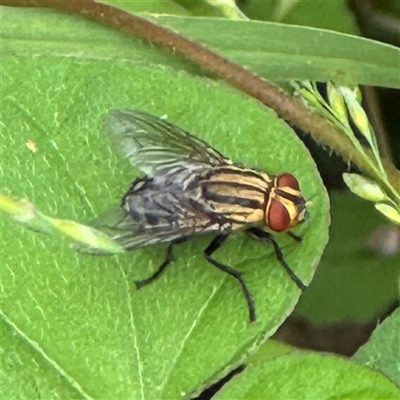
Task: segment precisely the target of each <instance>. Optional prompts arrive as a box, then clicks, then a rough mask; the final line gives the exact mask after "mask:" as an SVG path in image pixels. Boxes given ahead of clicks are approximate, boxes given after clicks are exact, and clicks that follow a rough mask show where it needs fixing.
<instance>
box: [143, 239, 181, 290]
mask: <svg viewBox="0 0 400 400" xmlns="http://www.w3.org/2000/svg"><path fill="white" fill-rule="evenodd" d="M174 244H175V243H170V244H169V245H168V248H167V254H166V257H165V260H164V262H163V263H162V264H161V265H160V267H159V268H158V270H157V271H156V272H154V274H153V275H151V276H149V277H148V278H146V279H143V280H141V281H135V285H136V288H137V289H140V288H142V287H143V286H147V285H149V284H150V283H152V282H154V281H155V280H156V279H158V278H159V277H160V275H161V274H162V273H163V272H164V271H165V269H166V268H167V266H168V264H169V263H170V262H171V261H173V260H174V254H173V252H172V246H173V245H174Z"/></svg>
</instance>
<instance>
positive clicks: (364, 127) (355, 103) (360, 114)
mask: <svg viewBox="0 0 400 400" xmlns="http://www.w3.org/2000/svg"><path fill="white" fill-rule="evenodd" d="M340 91H341V92H342V94H343V97H344V99H345V101H346V104H347V108H348V110H349V114H350V116H351V119H352V120H353V122H354V124H355V125H356V126H357V128H358V129H359V131H360V133H361V134H362V135H364V137H365V138H366V139H367V140H368V143H369V144H370V145H371V146H373V145H374V140H373V138H372V133H371V128H370V124H369V121H368V117H367V115H366V114H365V111H364V109H363V108H362V106H361V104H360V102H359V99H358V97H359V96H358V94H357V91H356V90H352V89H349V88H347V87H340Z"/></svg>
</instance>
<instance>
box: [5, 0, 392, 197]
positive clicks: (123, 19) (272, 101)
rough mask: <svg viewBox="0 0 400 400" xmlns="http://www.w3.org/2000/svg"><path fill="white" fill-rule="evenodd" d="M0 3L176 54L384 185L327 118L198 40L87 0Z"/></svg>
mask: <svg viewBox="0 0 400 400" xmlns="http://www.w3.org/2000/svg"><path fill="white" fill-rule="evenodd" d="M0 4H3V5H13V6H25V7H26V6H28V7H29V6H31V7H46V8H54V9H58V10H63V11H67V12H70V13H74V14H80V15H84V16H86V17H88V18H90V19H92V20H94V21H97V22H101V23H103V24H106V25H109V26H111V27H115V28H117V29H120V30H123V31H125V32H127V33H129V34H133V35H135V36H138V37H140V38H142V39H145V40H149V41H150V42H152V43H154V44H156V45H160V46H162V47H167V48H169V49H171V50H173V51H174V52H176V53H180V54H182V55H183V56H184V57H186V58H187V59H189V60H191V61H194V62H195V63H197V64H198V65H200V66H201V67H203V68H204V69H206V70H208V71H210V72H213V73H215V74H217V75H218V76H219V77H221V78H223V79H225V80H226V81H227V82H229V83H231V84H232V85H234V86H236V87H237V88H239V89H240V90H242V91H244V92H246V93H248V94H249V95H250V96H252V97H254V98H256V99H258V100H260V101H261V102H262V103H264V104H265V105H267V106H268V107H270V108H272V109H273V110H275V112H276V113H277V114H278V115H279V116H280V117H281V118H283V119H284V120H286V121H288V122H289V123H291V124H293V125H295V126H298V127H299V128H301V129H302V130H303V131H305V132H309V133H310V134H311V135H312V136H313V137H314V139H315V140H316V141H317V143H320V144H321V145H322V146H326V147H329V148H331V149H333V150H334V151H336V152H337V153H339V154H340V155H341V156H342V157H343V158H344V159H345V160H346V161H348V162H354V163H355V164H356V165H357V166H358V167H359V168H360V169H361V170H362V171H363V172H364V173H365V174H366V175H368V176H370V177H371V178H372V179H374V180H375V181H377V182H379V183H381V184H382V185H383V187H386V185H385V183H384V182H382V179H381V177H380V176H376V174H375V173H374V172H373V171H371V170H370V168H369V167H368V165H366V163H365V162H364V161H363V159H362V157H360V155H359V153H358V152H357V151H356V150H355V149H354V147H353V145H352V144H351V142H350V140H348V139H347V138H346V137H345V136H344V135H343V134H342V132H340V130H339V129H337V128H336V127H335V126H333V125H332V124H331V123H330V122H329V121H327V120H326V119H324V118H323V117H321V116H319V115H318V114H317V113H315V112H313V111H312V110H310V109H309V108H308V107H307V106H305V105H304V104H303V103H301V102H300V101H299V100H297V99H295V98H290V97H287V96H285V94H284V93H282V91H281V90H280V89H278V88H277V87H275V86H273V85H272V84H270V83H268V82H266V81H265V80H264V79H262V78H261V77H259V76H257V75H255V74H254V73H252V72H251V71H248V70H246V69H244V68H243V67H242V66H240V65H239V64H236V63H234V62H232V61H230V60H228V59H227V58H224V57H222V56H220V55H219V54H217V53H214V52H213V51H212V50H210V49H208V48H206V47H205V46H203V45H201V44H200V43H198V42H194V41H192V40H190V39H187V38H186V37H184V36H182V35H180V34H179V33H176V32H174V31H172V30H170V29H168V28H165V27H162V26H160V25H157V24H155V23H153V22H150V21H148V20H146V19H144V18H142V17H139V16H136V15H132V14H129V13H127V12H125V11H122V10H120V9H118V8H116V7H113V6H110V5H106V4H101V3H96V2H94V1H92V0H79V1H78V0H74V1H67V0H0ZM384 165H385V169H386V172H387V174H388V176H389V180H390V181H391V183H392V185H393V186H394V188H395V189H396V190H397V192H399V193H400V172H399V171H398V170H397V169H396V168H395V167H394V166H393V164H391V163H390V161H388V160H386V161H385V160H384Z"/></svg>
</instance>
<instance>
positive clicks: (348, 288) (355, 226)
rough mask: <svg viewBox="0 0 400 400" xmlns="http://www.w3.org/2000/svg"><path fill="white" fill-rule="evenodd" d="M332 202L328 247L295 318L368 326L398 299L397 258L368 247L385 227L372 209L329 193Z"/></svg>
mask: <svg viewBox="0 0 400 400" xmlns="http://www.w3.org/2000/svg"><path fill="white" fill-rule="evenodd" d="M331 202H332V208H331V216H332V224H331V228H330V240H329V244H328V246H327V247H326V249H325V252H324V255H323V257H322V259H321V263H320V265H319V268H318V270H317V273H316V275H315V278H314V280H313V282H312V285H311V286H310V288H309V289H308V290H307V292H306V293H305V294H304V296H302V298H301V301H300V302H299V303H298V304H297V307H296V314H297V315H298V316H301V317H303V318H306V319H308V320H310V321H312V322H313V323H315V324H317V325H324V324H333V323H345V322H350V321H352V322H356V323H364V322H368V321H371V320H373V319H374V318H375V317H376V316H377V315H381V314H382V313H385V312H386V310H388V308H390V306H391V304H392V303H393V301H395V300H396V298H397V296H398V293H399V286H398V282H399V274H400V264H399V255H398V253H396V252H395V253H394V254H386V255H383V254H380V253H378V252H376V251H374V250H373V249H371V248H370V247H369V245H368V238H369V236H370V235H371V234H372V233H373V232H374V231H375V230H376V229H378V228H379V227H382V226H387V225H388V223H387V221H386V220H385V219H384V217H383V216H382V215H380V214H379V213H378V212H376V211H375V210H374V206H373V204H371V203H369V202H367V201H365V200H362V199H360V198H358V197H356V196H353V195H352V194H351V193H333V194H331Z"/></svg>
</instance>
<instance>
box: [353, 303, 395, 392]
mask: <svg viewBox="0 0 400 400" xmlns="http://www.w3.org/2000/svg"><path fill="white" fill-rule="evenodd" d="M399 328H400V310H399V309H397V310H395V311H394V312H393V314H392V315H390V316H389V317H388V318H387V319H386V320H385V321H383V322H382V324H381V325H379V326H378V327H377V328H376V330H375V332H374V333H373V334H372V336H371V339H370V340H369V341H368V343H366V344H365V345H364V346H362V347H361V348H360V349H359V350H358V351H357V353H356V354H355V355H354V357H353V359H354V360H355V361H358V362H360V363H363V364H365V365H367V366H368V367H370V368H373V369H376V370H378V371H380V372H381V373H382V374H385V375H386V376H387V377H388V378H389V379H391V380H392V381H393V382H394V383H396V385H397V386H399V387H400V342H399Z"/></svg>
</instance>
